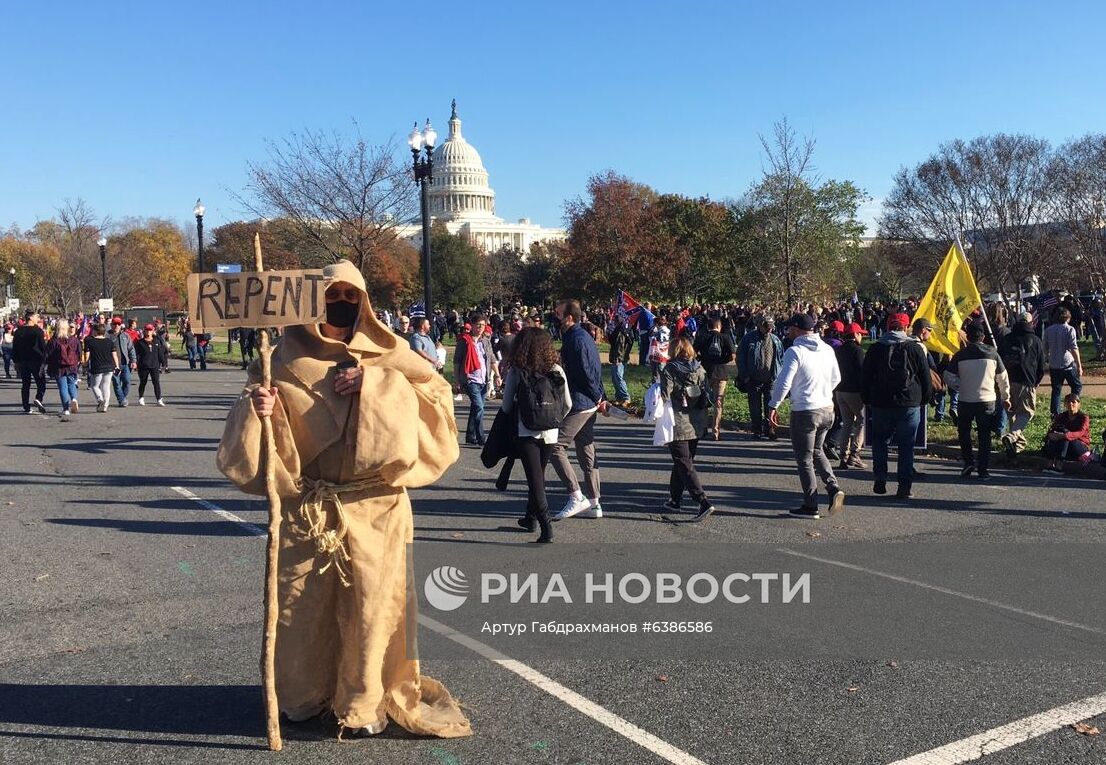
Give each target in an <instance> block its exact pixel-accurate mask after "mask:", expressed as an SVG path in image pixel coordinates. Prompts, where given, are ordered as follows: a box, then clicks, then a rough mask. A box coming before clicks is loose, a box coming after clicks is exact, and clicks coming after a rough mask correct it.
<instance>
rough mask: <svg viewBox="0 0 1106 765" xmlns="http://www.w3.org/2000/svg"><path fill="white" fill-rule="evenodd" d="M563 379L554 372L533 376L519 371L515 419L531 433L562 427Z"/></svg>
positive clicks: (565, 409)
mask: <svg viewBox="0 0 1106 765" xmlns="http://www.w3.org/2000/svg"><path fill="white" fill-rule="evenodd" d="M566 384H567V383H566V382H565V378H564V377H562V376H561V375H560V374H558V373H556V372H548V373H547V374H544V375H536V374H533V373H532V372H524V371H522V370H521V369H520V370H519V386H518V394H517V395H516V397H515V400H516V401H517V402H518V418H519V420H520V421H521V422H522V424H523V425H524V426H525V427H527V428H529V429H530V430H535V431H538V430H552V429H554V428H559V427H561V423H563V422H564V419H565V415H566V414H568V411H567V407H565V385H566Z"/></svg>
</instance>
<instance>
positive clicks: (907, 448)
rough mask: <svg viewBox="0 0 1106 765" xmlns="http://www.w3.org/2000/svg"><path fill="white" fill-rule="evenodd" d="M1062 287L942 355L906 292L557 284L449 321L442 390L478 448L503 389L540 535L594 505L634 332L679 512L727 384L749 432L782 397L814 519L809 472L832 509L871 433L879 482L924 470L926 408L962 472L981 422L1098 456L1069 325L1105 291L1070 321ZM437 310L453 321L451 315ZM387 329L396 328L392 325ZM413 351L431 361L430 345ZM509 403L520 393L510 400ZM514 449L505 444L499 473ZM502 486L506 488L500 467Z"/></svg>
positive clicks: (703, 501)
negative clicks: (724, 293)
mask: <svg viewBox="0 0 1106 765" xmlns="http://www.w3.org/2000/svg"><path fill="white" fill-rule="evenodd" d="M1072 301H1073V298H1071V297H1067V298H1064V299H1062V300H1061V299H1057V300H1056V301H1055V304H1049V303H1044V304H1041V302H1039V301H1037V302H1034V303H1028V304H1024V305H1020V306H1008V305H1004V304H994V305H989V306H988V309H987V311H986V316H984V314H983V312H982V311H977V312H976V313H975V314H974V315H973V316H971V317H970V318H969V319H968V320H967V321H965V323H964V326H963V330H962V332H961V349H960V350H959V352H957V353H956V354H953V355H948V356H946V355H941V354H936V353H934V352H932V351H930V350H929V349H928V348H927V346H926V341H927V340H928V339H929V337H930V335H931V333H932V332H933V327H932V325H931V324H930V322H929V321H928V320H927V319H925V318H918V319H916V320H915V319H913V318H912V316H911V314H913V313H914V312H916V309H917V301H915V300H908V301H904V302H903V303H901V304H897V305H881V304H878V303H877V304H862V303H860V302H858V301H856V300H846V301H841V302H839V303H835V304H827V305H807V306H804V307H801V308H800V309H799V310H794V309H793V310H792V311H790V312H786V309H784V308H782V307H776V308H775V309H774V310H773V308H772V307H770V306H767V305H757V306H738V305H730V306H724V305H702V306H690V307H679V306H665V307H657V308H654V306H652V305H651V304H649V303H646V304H644V305H643V306H640V307H638V308H637V309H636V310H634V311H632V312H626V311H619V310H618V307H617V306H612V307H605V306H604V307H599V308H596V309H592V310H590V311H587V312H586V311H584V310H583V309H581V307H580V303H579V302H577V301H574V300H563V301H561V302H559V303H557V304H556V306H555V308H554V310H553V311H551V312H549V314H548V315H545V316H543V315H541V314H540V313H537V312H534V311H527V309H525V308H521V307H519V306H515V307H514V308H513V309H512V310H511V311H510V312H504V313H505V314H506V315H492V316H488V315H487V314H485V313H483V312H475V313H473V314H472V315H470V316H469V317H468V319H467V321H463V322H460V323H459V324H458V330H459V333H458V335H457V346H456V353H455V357H454V366H453V369H454V379H455V381H456V383H455V388H454V390H455V393H456V394H457V397H458V399H460V398H461V396H462V394H463V395H467V396H468V398H469V400H470V407H469V417H468V425H467V430H466V437H465V440H466V443H468V444H474V445H478V446H484V447H485V449H487V447H486V437H485V434H484V430H483V420H484V406H485V401H486V399H487V398H488V397H489V396H493V395H496V393H497V391H498V393H499V395H500V396H501V397H502V398H503V406H502V407H501V410H500V415H499V416H503V415H504V414H506V415H508V416H510V415H511V413H512V412H516V414H515V415H514V416H513V420H514V421H513V423H512V424H511V425H510V427H511V428H513V429H514V432H513V433H511V434H510V435H511V437H512V438H514V439H515V440H516V447H517V448H516V453H517V455H518V458H519V459H522V460H523V464H524V468H525V471H526V476H527V483H528V486H529V497H528V500H527V508H526V514H525V515H524V517H523V518H522V519H520V521H519V525H520V526H521V527H523V528H526V529H533V528H534V526H535V524H537V525H540V526H541V530H542V532H541V536H540V537H539V540H540V541H550V540H551V539H552V525H551V524H549V523H548V522H547V519H548V520H563V519H565V518H570V517H573V516H576V515H582V516H585V517H602V506H601V504H600V481H599V469H598V466H597V462H596V453H595V441H594V433H593V431H594V426H595V421H596V420H595V418H596V415H597V414H603V413H608V414H609V413H612V412H616V411H619V410H618V409H616V407H620V406H625V405H626V404H629V403H630V394H629V389H628V386H627V384H626V379H625V374H626V367H627V365H628V364H630V363H631V360H632V358H633V356H634V346H635V345H636V346H637V352H638V353H637V359H636V360H637V363H638V364H641V365H643V366H648V367H649V369H650V375H651V379H652V380H653V382H654V386H653V387H652V388H650V390H649V392H648V393H647V394H646V400H645V401H644V402H642V403H643V404H644V408H645V415H646V419H647V420H648V421H651V422H654V423H655V427H656V430H657V435H656V436H655V438H654V443H655V444H657V445H663V446H665V447H666V448H667V449H668V451H669V453H670V455H671V458H672V471H671V474H670V480H669V489H670V492H669V493H670V496H669V498H668V499H667V500H666V501H665V502H664V503H663V505H662V508H661V509H662V510H663V511H666V512H673V513H674V512H682V508H683V505H682V501H683V498H684V496H685V495H686V496H689V497H690V498H691V499H692V501H693V503H694V509H693V511H692V512H693V519H694V520H703V519H705V518H706V517H708V516H709V515H710V514H711V513H712V512H713V511H714V508H713V505H712V503H711V502H710V500H709V499H708V498H707V494H706V491H705V489H704V488H703V486H702V483H701V481H700V480H699V477H698V475H697V473H696V472H695V464H694V463H695V456H696V452H697V449H698V443H699V441H700V440H701V439H703V438H710V439H713V440H718V439H720V438H721V435H722V427H721V424H722V408H723V403H724V399H725V396H726V393H727V389H728V386H729V384H730V383H733V384H734V386H735V387H736V388H737V390H738V391H739V392H740V393H742V394H744V395H745V396H746V397H747V399H748V406H749V418H750V422H749V428H750V431H751V437H752V438H756V439H771V440H775V439H777V438H778V433H779V429H780V408H781V407H782V406H783V404H784V401H788V402H789V407H790V417H789V432H790V439H791V446H792V451H793V453H794V457H795V461H796V465H797V469H798V475H799V483H800V487H801V493H802V502H801V504H799V506H798V507H796V508H795V509H793V510H792V511H791V514H792V515H795V516H796V517H801V518H819V517H821V510H820V508H819V505H820V491H819V482H820V483H821V485H822V487H823V488H824V491H825V502H826V507H827V508H828V512H829V514H831V515H832V514H835V513H837V512H840V511H841V509H842V508H843V507H844V502H845V495H844V492H843V491H842V490H841V487H840V485H839V483H838V480H837V474H838V473H840V472H842V471H852V470H867V469H868V465H867V464H866V463H865V462H864V460H863V458H862V450H863V448H864V446H865V442H866V441H869V442H870V447H871V460H872V464H871V470H872V476H873V484H872V491H873V493H875V494H887V493H888V483H889V481H891V480H892V478H893V480H894V483H895V498H896V500H898V501H901V502H906V501H909V500H910V499H911V498H912V497H913V496H914V487H915V483H916V482H917V481H922V480H924V479H925V475H924V474H923V473H921V472H919V471H918V470H917V469H916V468H915V466H914V454H915V449H916V448H917V447H924V446H925V444H926V420H927V414H928V413H929V412H932V413H933V420H934V421H937V422H940V421H943V420H945V419H949V420H951V421H952V422H953V423H954V424H955V426H956V428H957V435H958V440H959V446H960V455H961V474H962V476H963V477H965V478H969V477H973V476H974V477H975V478H976V479H978V480H981V481H988V480H991V474H990V463H991V459H990V458H991V448H992V438H993V437H998V438H1000V443H1001V444H1002V447H1003V448H1004V449H1005V450H1006V452H1007V454H1008V455H1009V456H1010V457H1011V458H1013V459H1015V460H1016V459H1017V457H1018V455H1020V454H1023V453H1025V452H1026V451H1027V450H1032V449H1033V448H1034V447H1037V448H1039V449H1040V452H1041V453H1043V454H1044V455H1046V456H1047V457H1048V458H1049V460H1050V461H1049V469H1052V470H1062V464H1061V463H1062V462H1063V461H1078V462H1082V463H1084V464H1086V463H1088V462H1090V461H1091V460H1092V459H1094V458H1095V454H1094V450H1093V447H1092V444H1091V423H1090V419H1089V417H1088V415H1087V414H1086V413H1085V412H1081V411H1080V393H1081V388H1082V378H1083V359H1082V357H1081V355H1080V351H1079V345H1078V340H1079V338H1080V337H1082V336H1084V335H1087V336H1090V337H1092V338H1094V339H1096V341H1097V340H1098V339H1099V338H1101V337H1102V326H1101V321H1102V313H1101V305H1100V301H1096V302H1095V303H1094V304H1093V305H1092V310H1091V311H1084V312H1083V313H1081V314H1080V318H1079V323H1078V324H1076V322H1074V321H1073V315H1072V311H1071V308H1070V305H1071V303H1072ZM781 312H785V313H786V315H782V316H781ZM416 321H418V322H419V323H420V325H422V330H421V334H423V335H424V336H428V335H429V333H430V332H432V331H433V328H434V326H435V325H434V323H432V322H430V321H429V320H426V319H422V318H420V319H417V320H416ZM445 326H446V328H447V331H448V327H449V326H452V323H451V322H447V323H446V325H445ZM397 331H400V332H401V333H402V331H403V328H402V327H399V326H397ZM556 339H559V340H560V341H561V349H560V352H559V353H557V352H555V351H552V350H550V349H552V348H554V346H553V344H552V341H553V340H556ZM600 339H605V340H606V341H607V342H608V344H609V351H608V358H607V361H608V363H609V366H610V374H611V384H612V388H613V390H614V397H613V399H612V400H609V401H608V399H607V396H606V394H605V393H604V391H603V386H602V367H601V363H600V360H599V351H598V341H599V340H600ZM546 341H548V342H549V345H548V347H547V346H546V345H545V343H546ZM866 341H867V342H866ZM425 342H426V343H427V348H429V343H431V342H434V341H433V340H431V339H429V337H427V340H426V341H425ZM866 345H867V348H866V347H865V346H866ZM519 347H521V348H525V353H524V357H525V360H524V361H520V359H518V358H515V356H514V355H513V351H514V349H515V348H519ZM1100 353H1101V351H1100ZM424 355H425V356H426V357H427V360H428V361H429V362H430V363H434V364H435V365H436V367H437V368H438V369H441V366H442V365H441V359H440V358H439V357H437V356H434V355H432V354H430V353H429V352H426V353H424ZM1046 373H1047V376H1048V384H1049V386H1050V388H1051V396H1050V416H1051V417H1052V425H1051V427H1050V430H1049V434H1048V436H1047V437H1046V438H1045V440H1044V442H1043V443H1041V444H1037V445H1034V444H1030V443H1029V440H1028V439H1027V437H1026V429H1027V427H1028V425H1029V423H1030V421H1031V420H1032V419H1033V418H1034V417H1035V416H1037V412H1036V409H1037V391H1038V388H1039V387H1040V386H1041V385H1042V384H1043V383H1044V380H1045V377H1046ZM546 378H553V379H554V380H555V382H553V383H545V382H542V383H541V385H540V386H538V387H539V388H540V391H541V392H542V393H544V394H545V395H544V397H545V399H546V404H547V405H553V403H555V402H559V401H561V399H562V398H563V399H564V408H565V411H564V413H563V416H562V417H561V418H560V419H557V420H556V424H557V427H556V428H554V427H542V428H540V429H536V428H535V427H533V426H530V425H526V424H524V422H523V417H522V414H519V413H518V412H519V410H520V409H521V411H522V412H525V413H527V416H528V417H529V418H530V419H531V420H532V419H533V416H534V415H535V412H533V411H530V410H533V409H534V407H535V404H534V403H533V401H534V390H535V386H537V385H538V381H542V380H545V379H546ZM558 378H559V379H558ZM562 381H563V382H562ZM562 386H563V388H564V390H565V391H566V392H567V393H566V395H565V396H562V395H561V393H560V391H561V390H562ZM1065 387H1066V388H1067V389H1068V392H1067V395H1066V396H1065V395H1064V388H1065ZM538 398H539V399H540V398H541V396H539V397H538ZM519 401H524V402H526V404H527V405H526V406H524V407H519V405H518V402H519ZM545 424H549V421H548V420H547V421H546V422H545ZM495 430H496V425H495V424H494V423H493V426H492V431H493V433H494V432H495ZM570 447H574V448H575V451H576V454H577V459H578V462H579V463H580V468H581V470H582V472H583V477H584V480H583V483H582V484H581V483H580V482H579V481H578V480H577V478H576V474H575V472H574V471H573V469H572V467H571V464H570V463H569V460H568V450H569V448H570ZM496 453H497V454H509V453H510V449H509V448H508V449H504V448H503V444H502V443H500V444H498V445H497V446H496ZM893 455H894V457H895V459H896V462H897V464H896V465H895V473H894V476H892V475H891V467H890V463H891V460H892V456H893ZM548 462H552V463H553V464H554V468H555V472H556V474H557V476H558V478H559V479H560V481H561V482H562V483H563V485H564V487H565V489H566V491H567V492H568V495H569V496H568V499H567V501H566V503H565V505H564V507H563V508H562V509H561V510H560V511H559V512H557V513H555V514H550V511H549V508H548V502H547V500H546V497H545V481H544V466H545V465H546V464H547V463H548ZM493 464H494V463H493ZM510 464H511V461H510V460H508V462H507V463H506V472H507V473H508V474H509V470H510V467H509V465H510ZM497 486H498V487H499V488H503V487H504V486H505V479H504V474H503V473H501V475H500V480H499V481H497Z"/></svg>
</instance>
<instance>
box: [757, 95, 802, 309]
mask: <svg viewBox="0 0 1106 765" xmlns="http://www.w3.org/2000/svg"><path fill="white" fill-rule="evenodd" d="M772 133H773V135H772V141H771V142H770V141H769V140H768V139H766V138H765V137H764V136H759V138H760V145H761V147H763V149H764V157H765V160H766V161H767V163H768V166H767V167H766V168H765V169H764V179H763V180H762V181H761V190H762V194H761V196H763V197H772V198H774V203H775V204H774V207H775V212H776V214H769V215H767V216H765V218H764V220H765V221H766V223H767V224H768V225H767V226H766V233H767V234H768V236H769V237H771V238H772V239H774V240H775V244H776V246H777V247H778V248H779V252H780V255H781V256H782V258H783V267H784V280H785V287H786V295H787V304H788V305H791V304H792V302H793V300H794V296H795V291H796V290H795V287H796V285H795V252H794V250H795V239H796V233H797V231H796V229H797V228H798V226H799V221H798V215H797V213H798V211H799V209H801V207H803V206H802V205H800V204H799V197H800V195H803V194H805V193H807V191H808V190H809V188H810V187H811V186H812V185H813V183H814V179H809V178H807V177H806V176H807V175H808V174H809V173H810V172H811V171H812V169H813V168H812V165H811V157H812V156H814V139H813V138H810V137H807V138H804V139H803V140H802V141H800V140H798V138H797V137H796V135H795V131H794V129H792V127H791V125H790V124H789V123H788V121H787V118H786V117H784V118H783V120H781V121H780V122H777V123H775V124H774V125H773V126H772Z"/></svg>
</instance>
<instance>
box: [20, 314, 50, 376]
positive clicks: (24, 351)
mask: <svg viewBox="0 0 1106 765" xmlns="http://www.w3.org/2000/svg"><path fill="white" fill-rule="evenodd" d="M12 361H14V362H15V363H16V364H19V365H20V366H24V367H27V368H28V369H34V370H35V371H36V372H37V371H38V370H39V368H41V367H42V365H43V364H45V363H46V333H45V332H43V331H42V327H40V326H38V325H37V324H27V325H25V326H22V327H20V328H19V329H17V330H16V331H15V332H14V333H13V334H12Z"/></svg>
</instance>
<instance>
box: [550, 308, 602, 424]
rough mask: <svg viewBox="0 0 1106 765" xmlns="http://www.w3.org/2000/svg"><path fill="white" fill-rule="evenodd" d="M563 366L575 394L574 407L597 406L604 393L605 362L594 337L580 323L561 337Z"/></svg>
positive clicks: (577, 409)
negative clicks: (601, 359)
mask: <svg viewBox="0 0 1106 765" xmlns="http://www.w3.org/2000/svg"><path fill="white" fill-rule="evenodd" d="M561 367H562V368H563V369H564V370H565V378H566V379H567V380H568V392H569V393H571V394H572V411H573V412H582V411H585V410H587V409H594V408H595V407H596V406H597V405H598V404H599V402H600V401H602V400H603V399H604V398H606V396H605V395H604V394H603V365H602V364H601V363H600V361H599V348H597V347H596V345H595V340H593V339H592V337H591V335H589V334H588V333H587V332H585V331H584V328H583V327H581V326H580V325H579V324H577V325H576V326H575V327H573V328H572V329H569V330H565V333H564V335H563V336H562V337H561Z"/></svg>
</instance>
